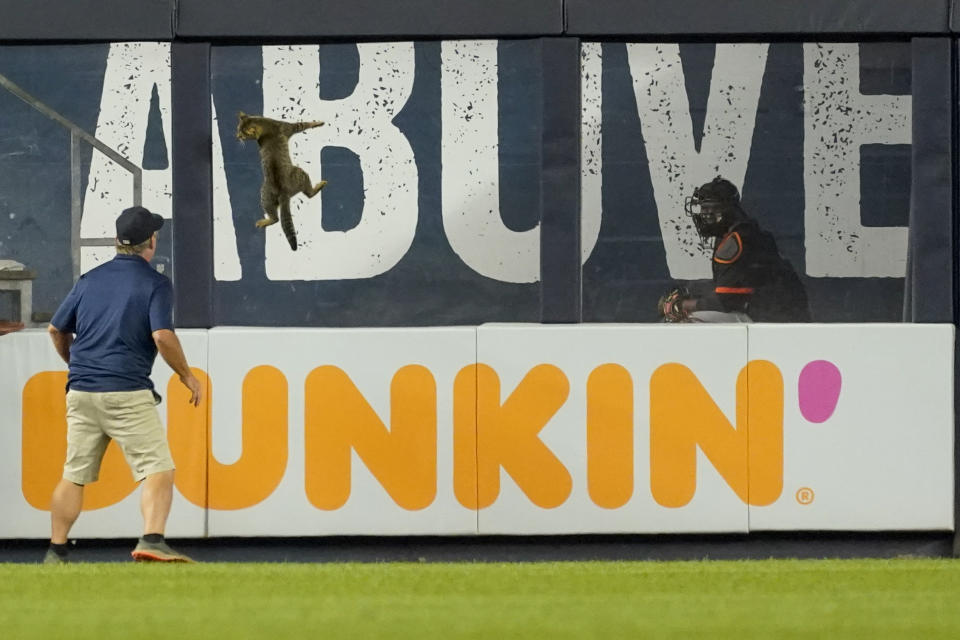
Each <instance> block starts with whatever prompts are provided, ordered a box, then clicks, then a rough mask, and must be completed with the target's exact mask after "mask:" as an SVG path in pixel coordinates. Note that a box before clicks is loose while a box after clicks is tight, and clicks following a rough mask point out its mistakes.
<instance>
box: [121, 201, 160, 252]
mask: <svg viewBox="0 0 960 640" xmlns="http://www.w3.org/2000/svg"><path fill="white" fill-rule="evenodd" d="M162 226H163V217H162V216H159V215H157V214H155V213H150V211H149V210H148V209H146V208H145V207H130V208H129V209H124V210H123V212H122V213H121V214H120V216H119V217H118V218H117V240H118V241H119V242H120V244H122V245H128V246H129V245H134V244H140V243H141V242H145V241H146V240H149V239H150V236H152V235H153V234H154V233H156V232H157V231H159V230H160V227H162Z"/></svg>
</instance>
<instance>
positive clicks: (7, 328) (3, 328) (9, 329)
mask: <svg viewBox="0 0 960 640" xmlns="http://www.w3.org/2000/svg"><path fill="white" fill-rule="evenodd" d="M20 329H23V323H22V322H7V321H6V320H4V321H0V336H5V335H7V334H8V333H13V332H14V331H20Z"/></svg>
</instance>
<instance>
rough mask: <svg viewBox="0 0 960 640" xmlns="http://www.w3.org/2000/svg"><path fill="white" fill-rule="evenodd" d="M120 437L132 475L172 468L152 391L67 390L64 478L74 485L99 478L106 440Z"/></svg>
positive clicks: (148, 473)
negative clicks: (99, 391)
mask: <svg viewBox="0 0 960 640" xmlns="http://www.w3.org/2000/svg"><path fill="white" fill-rule="evenodd" d="M111 440H116V442H117V444H118V445H119V446H120V450H121V451H123V456H124V457H125V458H126V459H127V464H129V465H130V471H131V472H132V473H133V479H134V480H136V481H137V482H140V481H141V480H143V479H144V478H145V477H147V476H149V475H151V474H154V473H160V472H162V471H170V470H171V469H173V468H174V467H173V458H172V457H171V456H170V447H169V446H168V445H167V437H166V434H164V431H163V425H162V424H161V423H160V416H159V414H158V413H157V408H156V404H155V403H154V399H153V392H151V391H150V390H149V389H143V390H140V391H109V392H103V393H94V392H89V391H74V390H70V391H68V392H67V460H66V462H65V463H64V464H63V478H64V479H65V480H68V481H70V482H73V483H74V484H81V485H82V484H89V483H91V482H96V480H97V478H98V477H99V476H100V463H101V461H102V460H103V454H104V453H105V452H106V450H107V445H108V444H110V441H111Z"/></svg>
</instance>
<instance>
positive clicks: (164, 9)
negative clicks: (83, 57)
mask: <svg viewBox="0 0 960 640" xmlns="http://www.w3.org/2000/svg"><path fill="white" fill-rule="evenodd" d="M174 2H175V0H136V2H131V1H130V0H0V16H3V19H2V20H0V40H115V41H120V40H170V39H171V38H172V37H173V5H174Z"/></svg>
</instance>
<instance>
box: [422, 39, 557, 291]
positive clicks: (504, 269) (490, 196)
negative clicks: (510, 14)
mask: <svg viewBox="0 0 960 640" xmlns="http://www.w3.org/2000/svg"><path fill="white" fill-rule="evenodd" d="M441 51H442V71H441V95H442V98H443V99H442V102H441V118H442V122H443V137H442V141H441V156H442V163H443V186H442V192H443V193H442V202H443V204H442V206H443V228H444V231H445V233H446V235H447V240H448V241H449V242H450V246H451V247H452V248H453V250H454V251H455V252H456V254H457V255H458V256H459V257H460V259H461V260H463V261H464V263H466V264H467V266H469V267H470V268H471V269H473V270H474V271H476V272H477V273H479V274H481V275H484V276H486V277H488V278H493V279H495V280H500V281H502V282H538V281H539V280H540V226H539V224H537V225H536V226H535V227H533V228H532V229H527V230H524V231H514V230H512V229H509V228H507V226H506V225H505V224H504V223H503V219H502V217H501V215H500V163H499V154H498V150H499V122H498V121H499V118H498V110H497V107H498V95H499V94H498V89H497V41H495V40H467V41H463V40H461V41H449V42H443V43H442V49H441Z"/></svg>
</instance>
